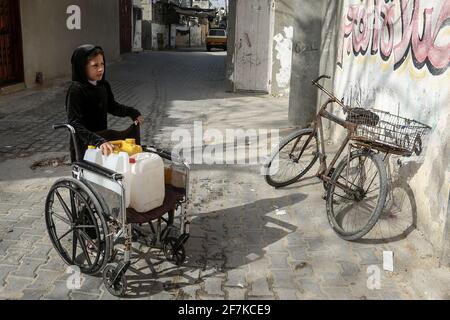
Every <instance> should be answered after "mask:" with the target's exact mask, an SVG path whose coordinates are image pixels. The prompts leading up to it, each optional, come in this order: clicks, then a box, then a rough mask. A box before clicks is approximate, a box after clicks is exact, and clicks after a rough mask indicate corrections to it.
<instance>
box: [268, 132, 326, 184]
mask: <svg viewBox="0 0 450 320" xmlns="http://www.w3.org/2000/svg"><path fill="white" fill-rule="evenodd" d="M317 146H318V145H317V135H316V133H315V132H314V130H313V129H302V130H299V131H297V132H294V133H292V134H291V135H289V136H287V137H286V138H285V139H283V140H282V141H281V143H280V144H279V145H278V146H277V147H276V148H275V149H274V150H273V152H272V155H271V158H270V161H269V162H268V164H267V165H266V172H265V179H266V182H267V183H268V184H269V185H271V186H272V187H276V188H281V187H285V186H288V185H290V184H292V183H294V182H296V181H297V180H298V179H300V178H301V177H302V176H304V175H305V174H306V173H307V172H308V171H309V170H310V169H311V167H312V166H313V165H314V163H315V162H316V161H317V158H318V153H317ZM302 150H303V153H301V152H302Z"/></svg>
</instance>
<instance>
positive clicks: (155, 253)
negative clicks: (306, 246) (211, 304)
mask: <svg viewBox="0 0 450 320" xmlns="http://www.w3.org/2000/svg"><path fill="white" fill-rule="evenodd" d="M305 198H306V195H303V194H294V195H287V196H283V197H279V198H269V199H261V200H257V201H255V202H252V203H247V204H244V205H241V206H236V207H231V208H224V209H220V210H214V211H209V212H208V211H207V212H201V213H198V214H196V215H195V216H194V217H191V228H190V233H191V235H192V236H191V238H190V239H189V240H188V242H187V244H186V246H187V248H186V253H187V258H186V262H185V263H184V264H183V265H182V266H180V267H177V266H175V265H173V264H172V263H170V262H168V261H167V260H166V258H165V257H164V254H163V252H162V251H161V250H159V249H155V248H153V249H149V248H148V247H146V246H145V245H144V244H143V243H141V244H140V247H139V248H135V249H134V252H133V259H132V264H131V266H130V268H129V269H128V272H127V281H128V286H127V287H128V290H127V295H126V298H129V299H137V298H145V297H150V296H153V295H155V294H158V293H161V292H163V291H164V292H167V293H168V294H171V295H172V296H174V298H175V299H185V298H186V297H187V296H189V295H187V293H185V292H184V291H183V288H185V287H188V286H191V285H195V284H199V283H202V282H204V281H205V279H206V278H208V277H216V276H218V277H221V276H222V277H223V275H224V273H225V272H227V271H228V270H232V269H235V268H239V267H241V266H244V265H247V264H249V263H254V262H256V261H258V260H260V259H261V258H263V257H264V255H265V253H266V251H265V248H266V247H267V246H269V245H271V244H273V243H275V242H277V241H279V240H282V239H283V238H284V237H286V236H287V235H288V234H290V233H292V232H295V231H296V230H297V227H296V226H295V225H293V224H291V223H289V221H288V220H289V213H287V212H286V214H285V215H277V214H276V213H277V211H276V210H279V211H278V212H283V213H284V211H282V208H284V207H288V206H290V205H292V204H295V203H298V202H301V201H303V200H304V199H305ZM190 242H192V243H190ZM191 298H196V297H191Z"/></svg>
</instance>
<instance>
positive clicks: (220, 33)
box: [209, 29, 225, 37]
mask: <svg viewBox="0 0 450 320" xmlns="http://www.w3.org/2000/svg"><path fill="white" fill-rule="evenodd" d="M209 35H210V36H212V37H225V30H217V29H214V30H209Z"/></svg>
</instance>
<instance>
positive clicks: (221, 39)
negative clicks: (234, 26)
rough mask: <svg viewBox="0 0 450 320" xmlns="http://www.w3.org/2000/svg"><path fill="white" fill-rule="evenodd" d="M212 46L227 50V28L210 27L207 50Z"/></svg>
mask: <svg viewBox="0 0 450 320" xmlns="http://www.w3.org/2000/svg"><path fill="white" fill-rule="evenodd" d="M212 48H219V49H223V50H225V51H226V50H227V31H226V30H225V29H210V30H209V31H208V35H207V37H206V50H207V51H211V49H212Z"/></svg>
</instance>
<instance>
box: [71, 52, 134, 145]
mask: <svg viewBox="0 0 450 320" xmlns="http://www.w3.org/2000/svg"><path fill="white" fill-rule="evenodd" d="M97 48H99V49H101V48H100V47H96V46H93V45H83V46H80V47H78V48H77V49H76V50H75V52H74V53H73V55H72V84H71V86H70V87H69V90H68V92H67V96H66V111H67V118H68V123H69V124H70V125H72V126H73V127H74V128H75V130H76V132H77V139H78V144H79V148H81V150H80V151H82V152H84V150H85V149H86V148H87V146H88V145H94V146H100V145H101V144H103V143H105V142H106V140H105V139H104V138H102V137H101V136H99V135H98V134H96V133H95V132H99V131H103V130H106V129H107V128H108V122H107V114H108V113H110V114H112V115H114V116H118V117H130V118H131V119H132V120H133V121H134V120H136V119H137V118H138V117H139V116H140V115H141V114H140V112H139V111H138V110H136V109H134V108H131V107H127V106H124V105H122V104H120V103H118V102H117V101H115V99H114V95H113V93H112V91H111V86H110V85H109V83H108V82H107V81H106V80H105V75H103V79H102V80H100V81H98V82H97V85H93V84H91V83H90V82H89V81H88V79H87V75H86V65H87V57H88V56H89V54H90V53H92V51H93V50H95V49H97ZM105 64H106V63H105ZM71 149H72V148H71Z"/></svg>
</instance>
